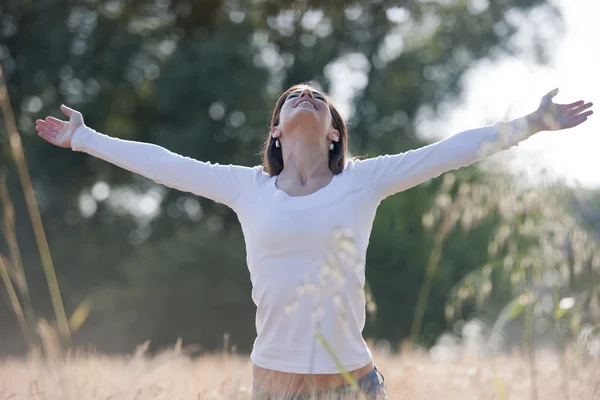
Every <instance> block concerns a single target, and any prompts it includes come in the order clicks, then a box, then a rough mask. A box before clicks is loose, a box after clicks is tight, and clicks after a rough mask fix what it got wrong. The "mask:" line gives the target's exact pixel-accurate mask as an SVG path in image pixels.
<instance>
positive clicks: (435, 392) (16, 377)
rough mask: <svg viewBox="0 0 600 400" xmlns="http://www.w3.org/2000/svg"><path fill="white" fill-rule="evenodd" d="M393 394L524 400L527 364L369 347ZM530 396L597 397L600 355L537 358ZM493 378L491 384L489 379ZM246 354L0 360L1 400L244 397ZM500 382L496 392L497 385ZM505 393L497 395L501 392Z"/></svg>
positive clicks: (248, 375) (513, 358)
mask: <svg viewBox="0 0 600 400" xmlns="http://www.w3.org/2000/svg"><path fill="white" fill-rule="evenodd" d="M374 357H375V361H376V363H377V365H378V367H379V369H380V370H381V371H382V372H383V374H384V375H385V385H386V390H387V393H388V398H389V399H390V400H393V399H437V398H443V399H501V398H505V399H530V398H532V397H531V380H530V368H529V364H528V363H527V361H526V360H524V359H522V358H520V357H518V356H499V357H497V358H496V365H497V372H498V377H499V378H500V379H499V381H500V382H501V384H498V383H496V384H495V383H494V382H495V381H494V374H493V372H492V371H493V370H492V362H491V359H489V358H488V359H481V358H479V359H478V358H472V359H467V358H464V357H463V358H462V359H460V360H454V361H434V360H432V359H431V358H430V357H429V356H428V355H427V354H426V353H423V354H418V353H412V354H407V355H387V354H382V353H377V352H375V354H374ZM536 367H537V379H536V383H537V398H538V399H544V400H551V399H590V400H591V399H600V360H594V361H591V362H588V363H587V365H585V366H579V367H577V368H575V367H571V368H570V371H569V376H568V395H567V393H565V390H566V388H565V385H564V382H565V378H567V377H566V375H565V372H564V370H563V369H562V368H560V363H559V359H558V357H557V356H556V355H555V354H552V353H539V354H538V355H537V363H536ZM496 382H498V381H496ZM251 387H252V377H251V364H250V362H249V359H248V357H247V356H231V355H222V354H218V355H206V356H202V357H199V358H190V357H188V356H186V355H184V354H181V353H180V352H178V351H168V352H164V353H161V354H158V355H156V356H152V357H151V356H147V355H144V354H142V353H140V354H135V355H131V356H106V355H101V354H94V353H89V352H88V353H83V352H80V353H78V354H72V355H70V356H68V357H66V358H65V359H63V360H62V361H43V360H42V359H41V358H40V357H36V356H30V357H27V358H12V359H3V360H0V399H1V400H4V399H14V400H17V399H19V400H20V399H47V400H59V399H60V400H75V399H77V400H81V399H86V400H88V399H89V400H100V399H102V400H104V399H113V400H116V399H155V400H159V399H165V400H167V399H193V400H197V399H227V400H231V399H238V400H242V399H249V398H250V392H251ZM500 387H502V388H503V389H498V388H500ZM502 391H504V396H502V395H501V394H500V393H501V392H502Z"/></svg>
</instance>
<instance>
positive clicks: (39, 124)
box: [35, 119, 61, 133]
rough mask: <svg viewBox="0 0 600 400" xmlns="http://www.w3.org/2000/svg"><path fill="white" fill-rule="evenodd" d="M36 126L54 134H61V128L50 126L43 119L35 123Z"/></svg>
mask: <svg viewBox="0 0 600 400" xmlns="http://www.w3.org/2000/svg"><path fill="white" fill-rule="evenodd" d="M35 124H36V125H37V126H39V127H41V128H44V129H45V130H48V131H50V132H54V133H58V132H60V129H61V128H60V127H58V126H56V125H53V124H49V123H48V122H46V121H44V120H43V119H38V120H37V121H35Z"/></svg>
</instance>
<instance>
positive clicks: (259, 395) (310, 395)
mask: <svg viewBox="0 0 600 400" xmlns="http://www.w3.org/2000/svg"><path fill="white" fill-rule="evenodd" d="M384 381H385V378H384V377H383V374H382V373H381V372H379V370H378V369H377V367H373V369H372V370H371V372H369V373H368V374H366V375H365V376H363V377H362V378H360V379H359V380H358V381H356V383H357V384H358V386H359V387H360V390H361V392H362V393H363V395H365V397H366V398H367V399H368V400H387V394H386V392H385V389H384V385H383V384H384ZM342 399H343V400H359V399H361V397H360V396H359V393H358V392H356V390H354V389H353V388H352V386H350V385H343V386H338V387H334V388H323V389H317V390H316V391H313V392H303V393H270V392H264V391H261V390H260V389H258V388H256V387H255V388H253V389H252V400H342Z"/></svg>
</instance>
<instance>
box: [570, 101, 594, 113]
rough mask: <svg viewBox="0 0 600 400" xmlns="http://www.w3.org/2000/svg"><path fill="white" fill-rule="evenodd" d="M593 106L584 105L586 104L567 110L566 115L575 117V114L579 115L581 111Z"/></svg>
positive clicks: (589, 104)
mask: <svg viewBox="0 0 600 400" xmlns="http://www.w3.org/2000/svg"><path fill="white" fill-rule="evenodd" d="M593 105H594V104H593V103H586V104H583V105H580V106H579V107H575V108H573V109H571V110H569V112H568V113H569V115H577V114H579V113H581V112H582V111H585V110H587V109H588V108H590V107H591V106H593Z"/></svg>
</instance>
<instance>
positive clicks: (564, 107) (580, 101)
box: [560, 100, 584, 110]
mask: <svg viewBox="0 0 600 400" xmlns="http://www.w3.org/2000/svg"><path fill="white" fill-rule="evenodd" d="M583 103H584V101H583V100H579V101H576V102H574V103H571V104H560V107H561V108H562V109H563V110H570V109H572V108H574V107H577V106H580V105H582V104H583Z"/></svg>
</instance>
